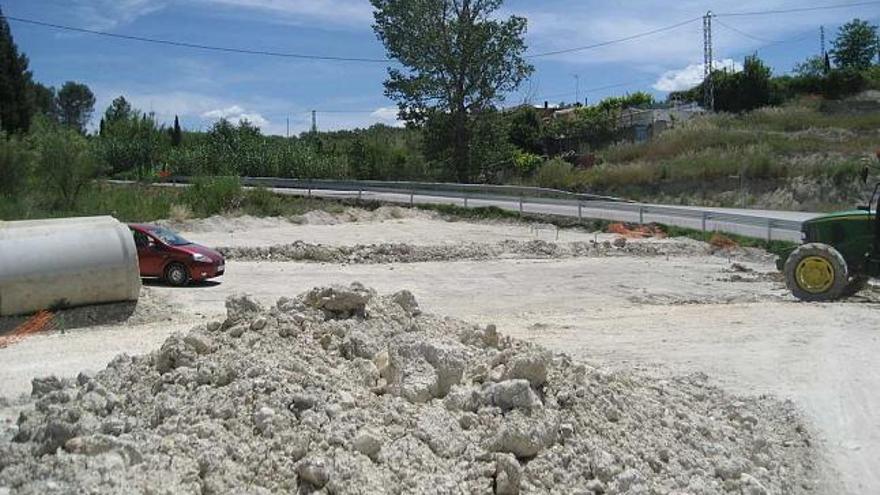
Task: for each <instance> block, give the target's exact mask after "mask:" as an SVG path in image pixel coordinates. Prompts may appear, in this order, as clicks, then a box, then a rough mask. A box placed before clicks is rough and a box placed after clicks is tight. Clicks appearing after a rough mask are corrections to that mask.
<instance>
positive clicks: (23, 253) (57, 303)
mask: <svg viewBox="0 0 880 495" xmlns="http://www.w3.org/2000/svg"><path fill="white" fill-rule="evenodd" d="M140 288H141V278H140V271H139V269H138V257H137V249H136V247H135V244H134V238H133V237H132V235H131V232H130V231H129V229H128V227H127V226H126V225H124V224H122V223H120V222H119V221H118V220H116V219H115V218H113V217H109V216H107V217H84V218H61V219H51V220H28V221H21V222H0V316H12V315H23V314H29V313H33V312H35V311H39V310H42V309H52V308H63V307H70V306H82V305H87V304H99V303H109V302H122V301H137V299H138V295H139V293H140Z"/></svg>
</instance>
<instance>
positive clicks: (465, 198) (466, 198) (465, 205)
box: [464, 194, 468, 208]
mask: <svg viewBox="0 0 880 495" xmlns="http://www.w3.org/2000/svg"><path fill="white" fill-rule="evenodd" d="M467 201H468V197H467V194H465V195H464V207H465V208H467Z"/></svg>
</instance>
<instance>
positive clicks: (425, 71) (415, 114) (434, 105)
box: [371, 0, 534, 182]
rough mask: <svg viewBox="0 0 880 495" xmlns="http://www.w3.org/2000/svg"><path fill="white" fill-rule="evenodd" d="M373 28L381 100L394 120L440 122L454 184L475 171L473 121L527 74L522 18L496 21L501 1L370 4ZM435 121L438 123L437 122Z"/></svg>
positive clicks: (380, 1) (399, 0)
mask: <svg viewBox="0 0 880 495" xmlns="http://www.w3.org/2000/svg"><path fill="white" fill-rule="evenodd" d="M371 3H372V5H373V7H374V8H375V12H374V19H375V23H374V25H373V30H374V31H375V32H376V35H377V36H378V37H379V39H380V40H381V41H382V43H383V44H384V45H385V49H386V51H387V52H388V56H389V57H390V58H393V59H396V60H397V61H398V62H400V64H401V65H402V66H403V67H402V68H389V69H388V79H387V80H386V81H385V94H386V95H387V96H389V97H390V98H392V99H394V100H395V101H397V103H398V106H399V108H400V115H401V117H402V118H403V119H404V120H406V121H408V122H411V123H423V122H425V120H426V119H428V118H431V117H434V118H439V119H440V120H441V121H442V126H441V127H443V128H444V129H448V130H449V131H451V132H450V133H449V134H448V136H449V140H448V149H449V155H450V156H449V160H448V163H450V164H451V166H452V169H453V170H454V173H455V176H456V177H457V179H458V180H459V181H462V182H468V181H470V180H472V179H474V178H475V177H476V175H477V174H478V173H479V170H478V167H476V166H474V163H473V159H474V157H473V156H472V153H471V149H472V143H473V140H474V136H475V134H474V132H475V130H476V119H473V118H471V117H472V116H474V115H479V114H481V113H483V112H485V111H487V110H489V109H491V108H492V107H493V105H494V104H495V103H496V102H498V101H500V100H502V99H503V94H504V93H505V92H507V91H512V90H514V89H516V88H517V87H518V86H519V85H520V83H522V81H523V80H524V79H525V78H526V77H527V76H528V75H529V74H531V73H532V71H533V70H534V68H533V67H532V66H531V65H529V64H528V63H527V62H526V60H525V58H524V53H525V51H526V45H525V41H524V36H525V32H526V20H525V19H524V18H522V17H516V16H511V17H508V18H507V19H503V18H501V16H499V15H498V13H497V11H498V9H499V8H500V7H501V4H502V0H371ZM440 116H442V117H440Z"/></svg>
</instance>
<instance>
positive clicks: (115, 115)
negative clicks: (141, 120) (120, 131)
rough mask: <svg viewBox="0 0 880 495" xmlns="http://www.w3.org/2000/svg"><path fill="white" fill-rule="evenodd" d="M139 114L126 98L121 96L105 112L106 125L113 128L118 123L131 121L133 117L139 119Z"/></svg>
mask: <svg viewBox="0 0 880 495" xmlns="http://www.w3.org/2000/svg"><path fill="white" fill-rule="evenodd" d="M138 113H139V112H138V111H137V110H134V109H133V108H132V107H131V103H129V102H128V100H126V99H125V97H124V96H119V97H117V98H116V99H114V100H113V102H112V103H110V106H109V107H107V110H105V111H104V124H105V125H108V126H112V125H113V124H115V123H117V122H121V121H125V120H131V119H132V118H133V117H137V115H138Z"/></svg>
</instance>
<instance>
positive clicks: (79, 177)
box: [31, 121, 99, 210]
mask: <svg viewBox="0 0 880 495" xmlns="http://www.w3.org/2000/svg"><path fill="white" fill-rule="evenodd" d="M35 127H36V130H35V131H34V132H33V135H32V136H31V139H32V141H33V144H34V148H35V150H36V152H37V159H36V163H35V165H36V172H37V177H38V178H39V179H40V180H41V184H43V185H44V187H45V188H46V190H47V191H49V192H50V193H51V194H52V196H53V198H54V205H53V206H54V207H56V208H64V209H68V210H69V209H72V208H73V206H74V205H75V204H76V200H77V198H78V197H79V195H80V193H81V192H82V191H83V189H84V188H85V187H87V186H88V185H89V184H90V183H91V181H92V179H94V178H95V177H96V176H97V175H98V172H99V170H98V168H97V166H96V160H95V159H94V158H93V157H92V154H91V150H90V147H89V143H88V141H87V140H86V138H85V137H83V136H81V135H80V134H79V133H77V132H76V131H75V130H73V129H70V128H65V127H60V126H58V125H57V124H55V123H52V122H48V121H46V122H45V123H41V124H40V125H39V126H35Z"/></svg>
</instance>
